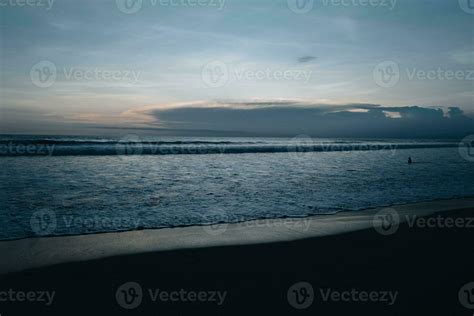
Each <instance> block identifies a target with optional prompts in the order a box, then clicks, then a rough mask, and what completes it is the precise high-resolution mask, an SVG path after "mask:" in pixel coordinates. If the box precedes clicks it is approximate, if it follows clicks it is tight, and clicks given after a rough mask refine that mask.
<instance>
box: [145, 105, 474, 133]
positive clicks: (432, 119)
mask: <svg viewBox="0 0 474 316" xmlns="http://www.w3.org/2000/svg"><path fill="white" fill-rule="evenodd" d="M257 104H258V105H260V106H261V107H256V103H233V104H232V105H233V106H232V107H228V106H222V107H219V106H218V107H212V108H202V107H201V108H198V107H182V108H174V109H165V110H154V111H152V112H151V113H150V115H152V116H154V117H155V118H156V120H157V122H158V121H159V123H160V124H164V125H166V126H167V127H168V128H172V129H177V130H179V129H199V130H212V131H242V132H245V133H250V134H253V135H259V136H295V135H298V134H307V135H310V136H314V137H368V138H382V137H390V138H458V137H464V136H466V135H468V134H474V120H473V119H472V118H469V117H467V116H465V115H464V113H463V112H462V110H460V109H459V108H457V107H451V108H449V111H448V112H447V113H445V112H444V111H443V110H442V109H433V108H424V107H419V106H409V107H382V106H379V105H375V104H348V105H341V106H334V105H303V104H300V103H297V102H287V103H286V104H285V103H283V102H278V103H277V104H273V105H272V104H271V102H265V105H264V106H262V103H257ZM227 105H228V103H227ZM236 105H238V106H236ZM394 114H396V115H394ZM394 117H397V118H394Z"/></svg>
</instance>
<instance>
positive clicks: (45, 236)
mask: <svg viewBox="0 0 474 316" xmlns="http://www.w3.org/2000/svg"><path fill="white" fill-rule="evenodd" d="M469 199H474V195H467V196H462V197H452V198H441V199H427V200H420V201H416V202H406V203H397V204H387V205H380V206H374V207H368V208H361V209H355V210H344V209H341V210H336V211H334V212H322V213H317V214H314V213H311V214H306V215H301V216H282V217H260V218H254V219H248V220H241V221H235V222H216V223H213V224H210V223H206V224H189V225H185V224H183V225H176V226H161V227H153V228H145V227H139V228H137V229H126V230H116V231H103V232H90V233H87V232H86V233H82V234H62V235H59V234H58V235H36V236H35V235H34V236H28V237H17V238H11V239H0V244H1V243H3V242H13V241H20V240H25V239H35V238H63V237H75V236H90V235H103V234H120V233H128V232H134V231H150V230H151V231H158V230H162V229H177V228H189V227H204V226H215V225H231V224H241V225H245V223H249V222H258V221H279V220H281V221H285V220H304V219H308V218H313V217H314V218H318V217H325V216H334V215H338V214H341V213H359V212H369V211H372V210H381V209H385V208H394V207H400V206H406V205H417V204H420V203H436V202H446V201H458V200H469ZM0 274H1V272H0Z"/></svg>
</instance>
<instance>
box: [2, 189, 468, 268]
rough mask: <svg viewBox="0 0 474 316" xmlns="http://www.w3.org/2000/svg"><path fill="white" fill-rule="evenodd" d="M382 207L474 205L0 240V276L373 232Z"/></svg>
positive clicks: (412, 212)
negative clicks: (141, 256) (124, 258)
mask: <svg viewBox="0 0 474 316" xmlns="http://www.w3.org/2000/svg"><path fill="white" fill-rule="evenodd" d="M384 209H394V210H396V212H397V213H398V214H399V215H400V224H403V223H404V222H406V219H407V216H410V215H411V216H413V215H416V216H419V217H426V216H431V215H434V214H436V213H440V212H449V211H456V210H464V209H474V198H472V197H469V198H461V199H448V200H436V201H428V202H419V203H408V204H400V205H394V206H389V207H378V208H372V209H365V210H361V211H341V212H337V213H335V214H320V215H311V216H307V217H298V218H295V217H288V218H278V219H260V220H259V219H257V220H251V221H245V222H239V223H221V224H215V225H200V226H196V225H193V226H185V227H174V228H159V229H143V230H134V231H123V232H107V233H94V234H85V235H68V236H51V237H32V238H23V239H17V240H7V241H0V252H1V253H2V254H3V255H4V258H5V260H2V262H0V275H2V274H9V273H16V272H21V271H24V270H29V269H33V268H39V267H45V266H52V265H57V264H64V263H72V262H83V261H90V260H96V259H104V258H110V257H117V256H123V255H133V254H141V253H151V252H162V251H170V250H180V249H198V248H210V247H222V246H241V245H255V244H269V243H278V242H289V241H296V240H301V239H308V238H314V237H327V236H335V235H341V234H345V233H351V232H356V231H361V230H366V229H372V230H373V231H375V228H374V222H373V220H374V216H375V215H376V214H377V213H378V212H380V211H381V210H384Z"/></svg>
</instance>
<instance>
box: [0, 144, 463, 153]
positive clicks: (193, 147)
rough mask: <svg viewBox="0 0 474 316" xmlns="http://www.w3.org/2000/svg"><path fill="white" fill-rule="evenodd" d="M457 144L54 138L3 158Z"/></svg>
mask: <svg viewBox="0 0 474 316" xmlns="http://www.w3.org/2000/svg"><path fill="white" fill-rule="evenodd" d="M455 147H458V144H454V143H438V144H437V143H318V144H311V143H307V142H305V143H302V144H301V143H297V142H295V143H292V142H291V141H290V142H288V143H287V144H269V143H267V144H261V143H258V142H253V143H252V142H249V143H245V142H227V141H226V142H206V141H176V142H162V141H159V142H111V141H107V142H94V141H92V142H91V141H79V142H71V141H59V142H58V141H54V142H52V143H46V142H44V140H42V141H33V142H31V143H25V142H24V141H22V142H17V143H15V144H13V143H12V142H7V143H5V142H0V157H11V156H117V155H118V156H138V155H205V154H245V153H285V152H286V153H296V154H297V153H307V152H332V151H334V152H340V151H381V150H386V151H394V150H399V149H423V148H455Z"/></svg>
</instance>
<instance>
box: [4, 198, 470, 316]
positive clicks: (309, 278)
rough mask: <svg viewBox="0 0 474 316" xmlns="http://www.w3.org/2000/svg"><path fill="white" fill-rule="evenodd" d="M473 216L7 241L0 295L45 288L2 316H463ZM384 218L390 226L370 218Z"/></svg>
mask: <svg viewBox="0 0 474 316" xmlns="http://www.w3.org/2000/svg"><path fill="white" fill-rule="evenodd" d="M473 210H474V199H459V200H446V201H437V202H426V203H417V204H409V205H401V206H394V207H391V208H382V209H372V210H366V211H361V212H345V213H338V214H335V215H325V216H314V217H308V218H299V219H280V220H262V221H253V222H245V223H236V224H227V225H225V224H222V225H215V226H193V227H182V228H174V229H158V230H143V231H132V232H123V233H109V234H95V235H83V236H65V237H48V238H31V239H22V240H16V241H5V242H1V243H0V251H1V253H2V257H3V260H2V263H1V272H2V273H3V276H2V277H1V278H2V282H1V283H2V286H1V290H4V291H6V290H7V289H8V290H17V291H26V292H28V291H30V292H35V293H36V292H37V293H40V292H42V291H44V292H45V293H44V297H45V298H47V297H48V296H47V295H46V294H49V298H50V299H49V301H48V300H47V299H45V301H44V302H38V301H35V302H27V301H26V302H21V303H20V302H19V301H12V300H9V301H8V302H2V304H1V305H0V306H2V310H1V311H2V312H11V314H18V313H20V314H23V313H26V312H29V311H33V310H34V311H41V312H45V313H46V312H47V313H48V314H65V313H68V314H73V315H76V314H77V315H79V314H84V313H88V311H90V310H91V309H93V310H94V314H97V313H98V312H102V311H103V313H110V311H114V314H122V313H124V314H125V313H128V314H129V313H133V312H136V313H140V314H146V315H152V314H153V315H155V314H157V313H160V314H161V313H165V314H167V315H169V314H182V313H190V312H193V313H195V312H199V313H201V312H205V313H209V314H241V313H243V312H249V313H252V314H255V313H265V314H267V313H270V314H271V313H275V314H279V313H283V314H293V313H308V314H309V313H311V314H315V313H321V312H324V314H325V315H336V314H337V315H339V314H341V313H356V314H358V313H365V314H371V315H372V314H380V313H384V314H388V315H401V314H403V315H415V314H416V315H420V314H436V315H439V314H448V313H449V314H453V312H454V311H457V312H458V313H457V314H458V315H471V314H472V312H471V311H470V310H469V309H467V308H465V307H464V306H463V305H462V304H461V303H460V300H459V298H458V294H459V291H460V289H461V288H462V286H463V285H465V284H466V283H469V282H471V281H474V268H472V262H471V261H470V258H471V257H472V252H473V251H474V248H473V247H472V240H473V239H472V237H473V236H474V222H473V221H472V218H473ZM387 214H388V215H387ZM394 215H395V216H396V217H398V218H396V220H395V221H392V224H393V225H391V226H382V225H383V224H384V223H383V222H382V221H379V220H378V219H379V218H382V219H384V218H387V216H388V217H389V218H391V219H393V216H394ZM380 216H383V217H380ZM129 282H134V283H133V284H138V285H139V286H140V289H141V291H142V300H141V302H140V304H139V305H138V306H136V307H134V306H130V305H125V307H124V305H123V304H125V303H123V302H120V298H118V297H119V296H117V295H119V294H120V289H119V288H120V287H121V286H125V287H127V286H129V285H130V283H129ZM299 282H306V284H311V286H312V291H313V294H312V295H313V298H312V299H311V304H310V306H308V307H304V308H301V309H300V308H295V306H294V304H296V303H294V302H290V301H291V300H292V299H291V298H290V296H289V295H290V294H291V293H290V292H291V291H290V290H289V289H290V287H292V286H294V285H295V284H296V286H298V283H299ZM53 291H54V295H53ZM159 291H162V292H163V291H165V293H164V294H163V295H162V296H161V294H160V295H158V294H159V293H160V292H159ZM180 291H181V295H182V296H179V293H180ZM170 292H171V293H176V295H177V296H176V298H177V301H173V300H171V297H174V296H172V294H170ZM5 293H7V294H8V292H5ZM117 293H119V294H117ZM189 293H190V294H189ZM206 293H207V294H206ZM289 293H290V294H289ZM5 295H6V294H5ZM12 295H14V294H12ZM25 295H26V294H25ZM31 295H33V294H31ZM38 295H39V294H38ZM186 295H190V296H186ZM206 295H207V296H206ZM338 295H339V296H338ZM0 296H1V295H0ZM211 296H212V299H211ZM197 297H200V298H201V299H202V300H199V299H197ZM0 298H1V297H0ZM192 298H195V300H192ZM370 298H371V299H370ZM48 302H49V303H50V304H49V305H48ZM128 307H133V308H128ZM300 307H301V306H300ZM8 314H9V313H8Z"/></svg>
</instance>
